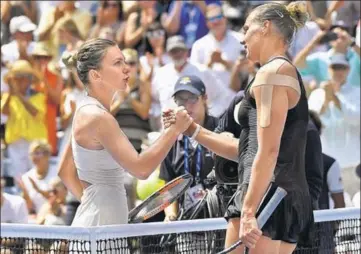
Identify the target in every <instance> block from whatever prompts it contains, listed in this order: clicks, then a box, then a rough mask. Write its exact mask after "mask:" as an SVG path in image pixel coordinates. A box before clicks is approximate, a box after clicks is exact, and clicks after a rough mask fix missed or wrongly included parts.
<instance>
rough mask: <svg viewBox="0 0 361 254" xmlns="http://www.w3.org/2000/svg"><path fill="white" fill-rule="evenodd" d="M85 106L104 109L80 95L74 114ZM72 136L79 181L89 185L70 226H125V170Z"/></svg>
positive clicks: (126, 221) (105, 151) (101, 152)
mask: <svg viewBox="0 0 361 254" xmlns="http://www.w3.org/2000/svg"><path fill="white" fill-rule="evenodd" d="M88 105H96V106H98V107H99V108H101V109H103V110H106V109H105V108H104V106H103V105H102V104H101V103H100V102H99V101H97V100H96V99H94V98H92V97H89V96H84V99H83V101H82V103H81V104H80V105H79V107H78V108H77V110H76V113H77V111H78V110H79V109H80V108H82V107H86V106H88ZM76 113H75V117H74V119H76ZM73 126H74V125H73ZM72 136H73V137H72V144H71V145H72V149H73V157H74V162H75V166H76V168H77V171H78V175H79V178H80V180H83V181H86V182H88V183H90V184H91V185H90V186H89V187H87V188H86V189H85V190H84V192H83V196H82V197H81V203H80V206H79V207H78V209H77V211H76V214H75V217H74V220H73V223H72V226H75V227H90V226H101V225H111V224H126V223H128V205H127V198H126V192H125V188H124V179H125V170H124V169H123V168H122V167H121V166H120V165H119V164H118V163H117V162H116V161H115V160H114V159H113V157H112V156H111V155H110V153H109V152H108V151H107V150H105V149H102V150H89V149H86V148H84V147H82V146H80V145H79V144H78V143H77V142H76V141H75V138H74V132H73V130H72Z"/></svg>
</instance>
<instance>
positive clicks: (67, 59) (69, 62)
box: [61, 51, 77, 69]
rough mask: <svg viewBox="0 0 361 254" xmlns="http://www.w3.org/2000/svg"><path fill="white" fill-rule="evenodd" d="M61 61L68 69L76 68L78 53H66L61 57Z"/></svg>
mask: <svg viewBox="0 0 361 254" xmlns="http://www.w3.org/2000/svg"><path fill="white" fill-rule="evenodd" d="M61 60H62V61H63V63H64V64H65V66H66V67H67V68H68V69H73V68H74V67H75V68H76V61H77V53H76V52H67V51H65V52H64V53H63V55H62V57H61Z"/></svg>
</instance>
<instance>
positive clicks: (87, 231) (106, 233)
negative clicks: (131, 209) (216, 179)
mask: <svg viewBox="0 0 361 254" xmlns="http://www.w3.org/2000/svg"><path fill="white" fill-rule="evenodd" d="M360 212H361V210H360V208H339V209H334V210H318V211H314V216H315V222H325V221H338V220H346V219H360ZM226 228H227V222H226V220H225V219H224V218H211V219H199V220H189V221H173V222H166V223H165V222H153V223H146V224H127V225H108V226H97V227H89V228H85V227H69V226H44V225H26V224H8V223H1V237H15V238H19V237H23V238H29V237H31V238H41V239H69V240H72V239H73V240H84V241H90V242H91V244H95V242H96V240H100V239H109V238H122V237H137V236H147V235H148V236H149V235H162V234H171V233H188V232H197V231H212V230H225V229H226Z"/></svg>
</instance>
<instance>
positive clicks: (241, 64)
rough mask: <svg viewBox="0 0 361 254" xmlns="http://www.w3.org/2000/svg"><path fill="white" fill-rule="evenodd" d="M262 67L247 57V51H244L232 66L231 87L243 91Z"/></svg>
mask: <svg viewBox="0 0 361 254" xmlns="http://www.w3.org/2000/svg"><path fill="white" fill-rule="evenodd" d="M259 68H260V65H259V64H255V63H254V62H252V61H251V60H249V59H247V58H246V52H245V51H242V52H241V54H240V56H238V58H237V61H236V62H235V64H234V65H233V67H232V71H231V80H230V88H231V89H232V90H233V91H242V90H244V89H246V87H247V85H248V84H249V83H250V82H251V81H252V79H253V78H254V77H255V76H256V72H257V71H258V69H259Z"/></svg>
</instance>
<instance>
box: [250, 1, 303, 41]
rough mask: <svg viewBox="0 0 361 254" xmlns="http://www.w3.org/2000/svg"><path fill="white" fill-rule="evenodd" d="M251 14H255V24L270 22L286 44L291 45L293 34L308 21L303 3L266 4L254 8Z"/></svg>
mask: <svg viewBox="0 0 361 254" xmlns="http://www.w3.org/2000/svg"><path fill="white" fill-rule="evenodd" d="M252 13H255V15H254V18H253V21H255V22H259V23H263V22H264V21H266V20H269V21H271V22H272V23H273V24H274V26H275V27H276V28H277V30H278V32H279V33H281V34H282V35H283V37H284V38H285V41H286V43H288V44H291V42H292V40H293V37H294V34H295V33H296V32H297V31H298V30H299V29H300V28H302V27H304V26H305V24H306V22H307V20H308V19H309V14H308V12H307V6H306V3H305V2H303V1H296V2H291V3H290V4H288V5H285V4H281V3H267V4H263V5H260V6H258V7H256V8H255V9H254V10H253V11H252Z"/></svg>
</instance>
